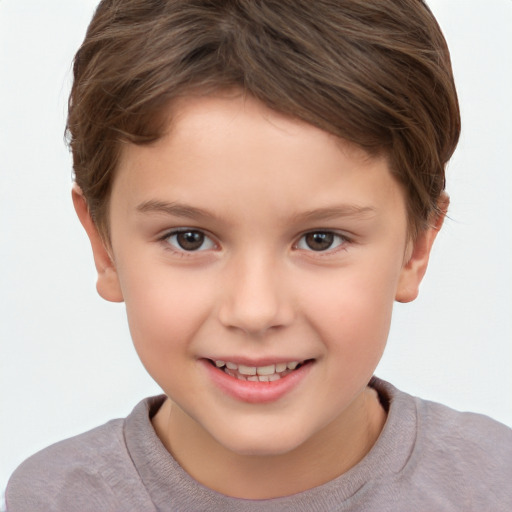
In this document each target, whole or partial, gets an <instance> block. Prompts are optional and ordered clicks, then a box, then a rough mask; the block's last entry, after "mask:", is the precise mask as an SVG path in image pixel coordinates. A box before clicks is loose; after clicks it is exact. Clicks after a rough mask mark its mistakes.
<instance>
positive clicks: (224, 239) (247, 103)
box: [6, 0, 512, 512]
mask: <svg viewBox="0 0 512 512" xmlns="http://www.w3.org/2000/svg"><path fill="white" fill-rule="evenodd" d="M74 74H75V81H74V85H73V89H72V93H71V99H70V110H69V119H68V130H69V138H70V145H71V148H72V151H73V158H74V169H75V175H76V185H75V187H74V188H73V200H74V204H75V208H76V211H77V214H78V216H79V218H80V220H81V222H82V224H83V226H84V228H85V230H86V232H87V234H88V236H89V238H90V241H91V245H92V248H93V253H94V259H95V264H96V268H97V271H98V283H97V287H98V292H99V293H100V295H101V296H102V297H103V298H105V299H107V300H110V301H116V302H119V301H124V302H125V303H126V309H127V314H128V320H129V324H130V330H131V334H132V338H133V341H134V344H135V347H136V349H137V352H138V354H139V356H140V358H141V360H142V362H143V363H144V365H145V366H146V368H147V369H148V371H149V373H150V374H151V376H152V377H153V378H154V379H155V380H156V381H157V382H158V384H159V385H160V386H161V387H162V389H163V391H164V393H165V395H164V396H160V397H155V398H150V399H147V400H145V401H143V402H142V403H141V404H139V405H138V406H137V407H136V408H135V409H134V411H133V412H132V414H131V415H130V416H128V418H126V419H125V420H114V421H112V422H110V423H108V424H106V425H104V426H102V427H99V428H97V429H95V430H93V431H91V432H88V433H86V434H83V435H81V436H78V437H76V438H73V439H70V440H67V441H64V442H62V443H59V444H57V445H54V446H53V447H50V448H48V449H47V450H44V451H43V452H41V453H39V454H37V455H35V456H34V457H32V458H31V459H29V460H28V461H26V462H25V463H24V464H22V466H20V468H19V469H18V470H17V471H16V473H15V474H14V475H13V477H12V479H11V481H10V483H9V486H8V489H7V496H6V498H7V506H8V510H9V511H10V512H16V511H18V510H27V511H28V510H30V511H38V510H45V511H47V510H61V511H69V512H72V511H74V510H77V511H94V510H119V511H129V510H134V511H150V510H183V511H196V510H236V511H240V510H241V511H243V510H265V511H267V510H294V511H297V510H298V511H300V510H307V511H310V510H365V511H366V510H370V511H371V510H379V511H383V510H393V511H396V510H460V509H463V510H509V509H510V507H511V506H512V493H511V492H510V491H509V490H508V487H509V481H510V478H511V476H512V464H511V455H512V433H511V431H510V429H508V428H507V427H504V426H502V425H500V424H498V423H496V422H493V421H492V420H489V419H487V418H485V417H481V416H477V415H472V414H462V413H457V412H454V411H452V410H450V409H447V408H445V407H443V406H441V405H438V404H433V403H430V402H425V401H421V400H419V399H415V398H412V397H411V396H409V395H407V394H405V393H403V392H401V391H398V390H397V389H395V388H394V387H393V386H392V385H390V384H388V383H386V382H383V381H380V380H378V379H377V378H375V377H373V372H374V370H375V367H376V365H377V363H378V361H379V359H380V357H381V355H382V351H383V349H384V345H385V342H386V339H387V334H388V330H389V324H390V319H391V310H392V306H393V302H394V301H395V300H398V301H401V302H408V301H411V300H414V298H415V297H416V295H417V293H418V287H419V284H420V282H421V280H422V277H423V275H424V272H425V270H426V267H427V263H428V258H429V254H430V250H431V248H432V244H433V242H434V239H435V236H436V234H437V232H438V230H439V229H440V228H441V225H442V222H443V218H444V215H445V213H446V211H447V207H448V198H447V196H446V194H445V193H444V167H445V165H446V162H447V161H448V160H449V158H450V156H451V154H452V152H453V150H454V149H455V146H456V143H457V139H458V135H459V128H460V123H459V113H458V105H457V98H456V93H455V89H454V85H453V79H452V75H451V69H450V63H449V56H448V50H447V48H446V45H445V42H444V39H443V37H442V35H441V33H440V30H439V27H438V26H437V23H436V22H435V20H434V19H433V17H432V15H431V13H430V12H429V10H428V9H427V7H426V6H425V5H424V4H423V3H422V2H420V1H419V0H400V1H399V0H383V1H381V2H367V1H362V0H350V1H348V0H347V1H337V2H333V1H328V0H321V1H316V2H310V1H306V0H294V1H291V0H281V1H279V2H274V1H270V0H259V1H255V0H252V1H251V0H238V1H235V0H231V1H230V0H225V1H218V2H211V1H207V0H203V1H199V0H197V1H188V2H176V1H165V2H162V1H158V2H157V1H150V0H123V1H120V0H117V1H116V0H108V1H103V2H102V3H101V4H100V5H99V7H98V10H97V11H96V14H95V16H94V19H93V21H92V23H91V25H90V28H89V31H88V33H87V36H86V39H85V41H84V44H83V46H82V47H81V49H80V50H79V52H78V54H77V56H76V60H75V68H74Z"/></svg>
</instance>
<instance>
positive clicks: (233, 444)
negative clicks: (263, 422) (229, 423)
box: [217, 431, 306, 457]
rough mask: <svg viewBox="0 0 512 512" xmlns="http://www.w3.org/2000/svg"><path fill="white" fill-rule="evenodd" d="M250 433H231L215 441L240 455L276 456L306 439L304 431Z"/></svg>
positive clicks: (294, 447) (289, 450)
mask: <svg viewBox="0 0 512 512" xmlns="http://www.w3.org/2000/svg"><path fill="white" fill-rule="evenodd" d="M251 434H252V435H251ZM251 434H248V435H244V436H239V435H236V434H235V435H233V433H231V435H229V436H226V438H227V439H219V438H217V442H219V443H220V444H221V445H223V446H224V448H225V449H227V450H229V451H230V452H233V453H236V454H237V455H240V456H250V457H277V456H280V455H285V454H287V453H289V452H292V451H293V450H295V449H297V448H298V447H299V446H301V445H302V444H303V443H304V442H305V441H306V437H305V436H304V432H302V433H301V434H299V433H297V434H296V435H293V434H292V433H286V434H285V433H283V432H282V433H281V435H276V433H275V432H271V433H269V432H266V431H264V432H254V433H251Z"/></svg>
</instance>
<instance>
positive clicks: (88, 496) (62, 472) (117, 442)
mask: <svg viewBox="0 0 512 512" xmlns="http://www.w3.org/2000/svg"><path fill="white" fill-rule="evenodd" d="M141 404H143V403H141ZM141 404H139V406H140V405H141ZM139 406H137V407H136V409H135V411H136V410H137V408H139ZM132 414H134V413H132ZM124 424H125V420H123V419H116V420H112V421H110V422H108V423H106V424H105V425H102V426H100V427H97V428H95V429H93V430H90V431H88V432H85V433H83V434H80V435H78V436H75V437H72V438H70V439H66V440H64V441H60V442H58V443H56V444H54V445H52V446H49V447H48V448H45V449H44V450H42V451H40V452H38V453H36V454H35V455H33V456H32V457H30V458H28V459H27V460H26V461H25V462H23V463H22V464H21V465H20V466H19V467H18V468H17V469H16V471H15V472H14V473H13V475H12V476H11V478H10V480H9V483H8V485H7V489H6V503H7V510H8V512H25V511H27V512H28V511H30V512H39V511H45V512H50V511H66V512H74V511H77V512H78V511H80V512H88V511H97V510H137V508H136V507H137V503H138V500H137V499H136V498H134V497H133V494H134V493H135V492H136V490H138V492H139V494H142V495H144V496H145V492H144V489H141V483H140V479H139V476H138V473H137V471H136V469H135V467H134V466H133V462H132V460H131V458H130V454H129V452H128V449H127V447H126V442H125V439H124ZM123 495H124V496H126V497H130V499H132V500H133V504H132V505H130V506H129V507H127V508H126V509H122V508H121V509H119V508H118V505H119V503H120V497H122V496H123ZM122 501H124V499H122V500H121V502H122ZM143 502H144V500H143V501H142V502H140V503H139V505H142V504H143ZM133 507H135V508H133ZM147 510H151V509H147Z"/></svg>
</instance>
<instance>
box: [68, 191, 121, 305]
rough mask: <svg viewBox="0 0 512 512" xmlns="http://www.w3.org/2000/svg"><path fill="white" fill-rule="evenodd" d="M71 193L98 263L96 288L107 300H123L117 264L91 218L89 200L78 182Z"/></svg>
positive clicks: (95, 261)
mask: <svg viewBox="0 0 512 512" xmlns="http://www.w3.org/2000/svg"><path fill="white" fill-rule="evenodd" d="M71 194H72V198H73V205H74V207H75V211H76V214H77V215H78V218H79V219H80V223H81V224H82V226H83V227H84V229H85V231H86V233H87V236H88V237H89V241H90V243H91V248H92V253H93V256H94V264H95V265H96V271H97V273H98V279H97V282H96V289H97V290H98V293H99V294H100V296H101V297H103V298H104V299H105V300H108V301H110V302H123V294H122V291H121V286H120V283H119V278H118V275H117V271H116V267H115V264H114V262H113V260H112V257H111V255H110V253H109V251H108V249H107V247H106V245H105V243H104V241H103V239H102V238H101V236H100V234H99V232H98V229H97V227H96V225H95V224H94V222H93V220H92V218H91V215H90V213H89V208H88V206H87V201H86V200H85V197H84V196H83V194H82V191H81V189H80V187H79V186H78V185H77V184H76V183H75V184H74V185H73V188H72V192H71Z"/></svg>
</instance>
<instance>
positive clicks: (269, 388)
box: [200, 359, 313, 404]
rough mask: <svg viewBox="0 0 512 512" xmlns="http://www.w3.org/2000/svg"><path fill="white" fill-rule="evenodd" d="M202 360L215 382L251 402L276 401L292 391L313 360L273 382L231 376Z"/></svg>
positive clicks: (234, 394)
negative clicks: (253, 380)
mask: <svg viewBox="0 0 512 512" xmlns="http://www.w3.org/2000/svg"><path fill="white" fill-rule="evenodd" d="M200 362H201V363H202V364H203V366H204V367H205V368H206V371H207V372H208V374H209V377H210V379H211V380H212V381H213V383H214V384H215V385H216V386H217V387H218V388H220V389H221V391H223V392H224V393H226V394H227V395H229V396H231V397H233V398H235V399H236V400H240V401H242V402H247V403H251V404H264V403H269V402H275V401H277V400H279V399H280V398H282V397H283V396H285V395H287V394H288V393H290V392H291V391H292V390H293V389H294V388H295V387H296V386H298V385H299V384H300V382H301V381H302V380H303V379H304V378H305V377H306V375H307V374H308V373H309V371H310V369H311V367H312V366H313V361H308V362H307V363H305V364H303V365H302V366H301V367H300V368H298V369H297V370H293V371H292V372H291V373H289V374H288V375H286V376H285V377H281V378H280V379H278V380H275V381H273V382H252V381H246V380H240V379H237V378H236V377H231V375H228V374H227V373H224V371H223V370H219V369H218V368H217V367H215V366H213V365H212V363H211V362H210V361H208V360H206V359H201V360H200Z"/></svg>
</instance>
